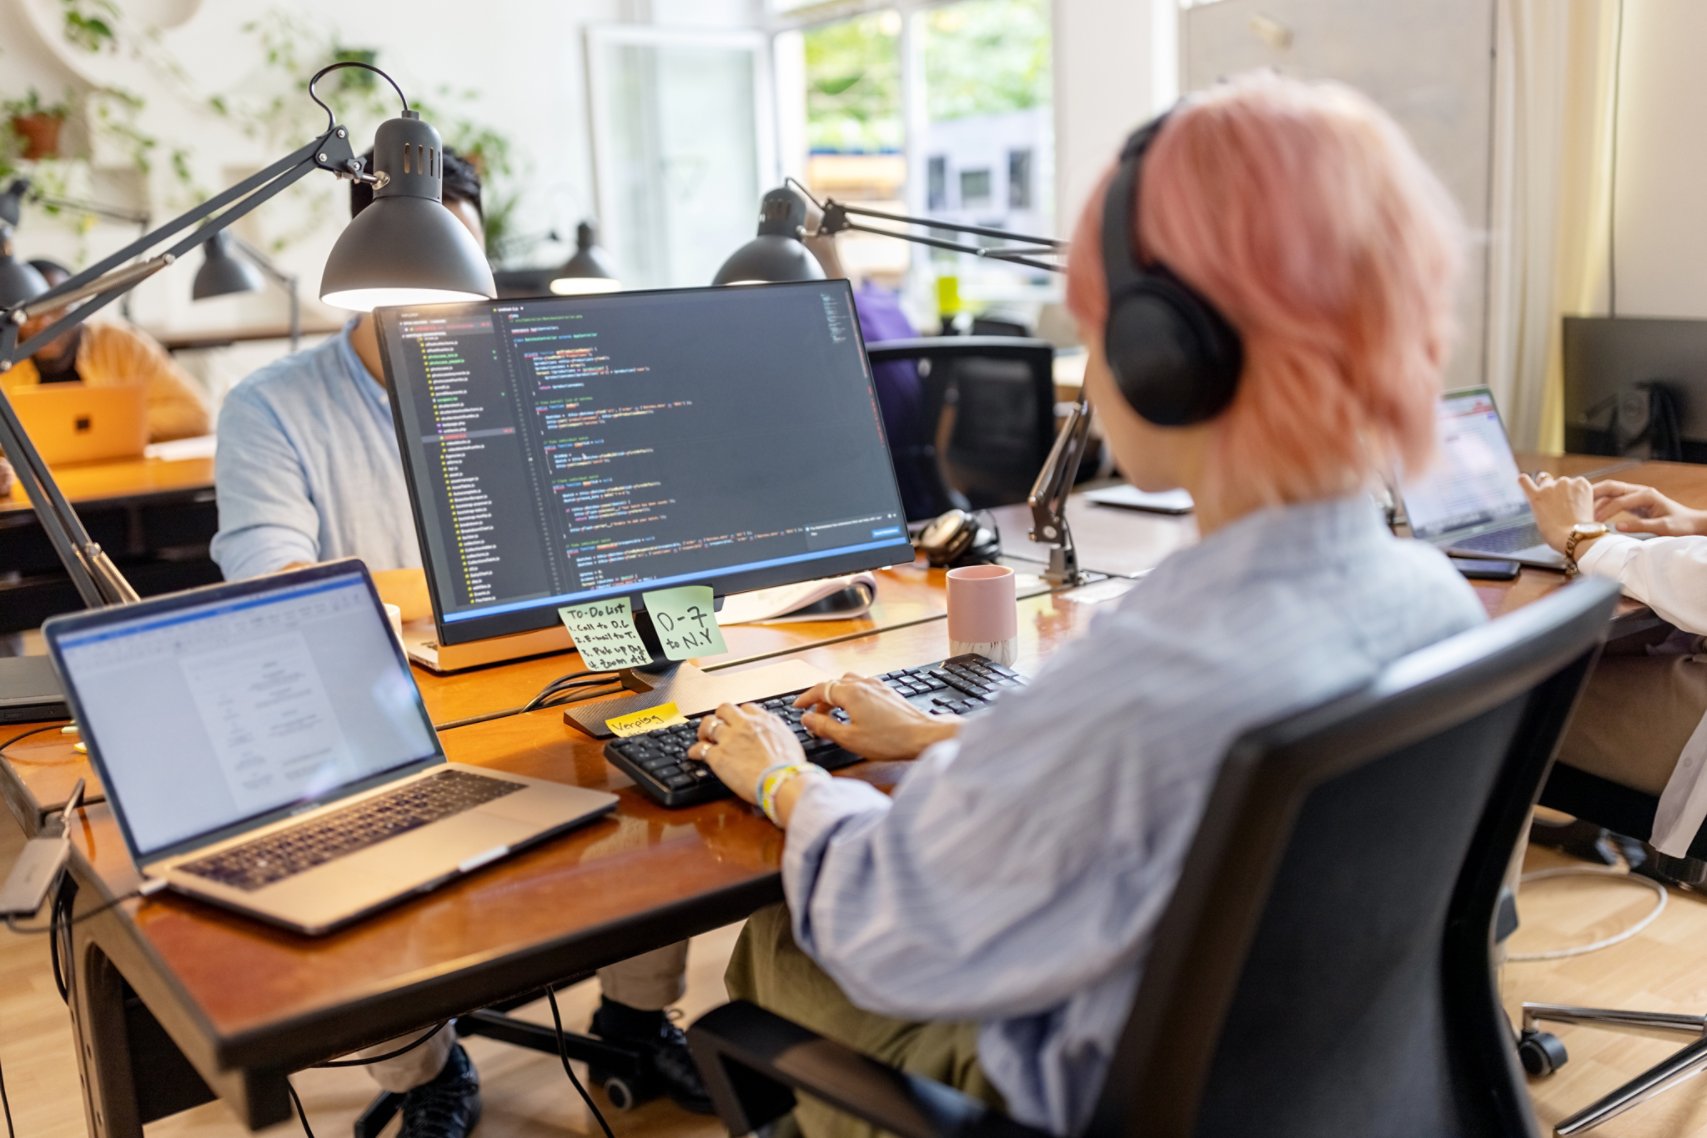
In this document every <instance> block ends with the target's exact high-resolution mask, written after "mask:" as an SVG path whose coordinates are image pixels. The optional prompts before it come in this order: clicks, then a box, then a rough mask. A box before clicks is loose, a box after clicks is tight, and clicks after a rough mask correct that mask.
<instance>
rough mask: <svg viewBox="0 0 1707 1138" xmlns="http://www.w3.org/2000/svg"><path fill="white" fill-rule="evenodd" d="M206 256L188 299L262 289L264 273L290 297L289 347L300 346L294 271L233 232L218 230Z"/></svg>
mask: <svg viewBox="0 0 1707 1138" xmlns="http://www.w3.org/2000/svg"><path fill="white" fill-rule="evenodd" d="M203 252H204V253H205V254H206V259H205V260H204V261H202V267H201V268H199V269H197V270H196V279H195V283H194V284H193V285H192V286H191V287H190V299H191V300H209V299H211V298H213V297H216V296H230V295H232V294H234V293H239V292H259V291H261V284H262V282H261V278H262V276H265V277H266V278H267V280H270V281H272V282H273V283H274V284H276V285H278V286H279V288H281V289H283V290H284V292H285V295H286V296H288V297H289V298H290V350H291V351H293V352H294V351H296V350H297V349H298V348H299V347H301V346H302V293H301V290H300V289H299V288H298V287H297V278H296V274H295V273H287V272H285V271H284V270H283V269H281V268H279V267H278V265H276V264H274V263H273V261H272V259H271V258H270V257H268V256H267V255H266V254H265V253H262V252H261V251H260V250H259V249H257V248H255V247H254V246H253V245H251V244H249V242H247V241H245V240H243V238H241V237H239V236H237V235H236V234H235V233H228V232H226V231H225V230H223V229H222V230H219V231H218V232H216V233H214V235H213V236H211V237H209V238H208V240H207V245H206V247H205V248H204V250H203Z"/></svg>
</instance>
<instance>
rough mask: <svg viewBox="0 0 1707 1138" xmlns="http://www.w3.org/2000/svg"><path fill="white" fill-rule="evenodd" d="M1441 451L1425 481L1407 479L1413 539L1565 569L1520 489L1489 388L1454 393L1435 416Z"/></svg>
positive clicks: (1402, 483)
mask: <svg viewBox="0 0 1707 1138" xmlns="http://www.w3.org/2000/svg"><path fill="white" fill-rule="evenodd" d="M1435 431H1436V437H1437V441H1438V444H1439V445H1438V452H1437V453H1436V455H1435V460H1434V465H1433V466H1431V467H1430V468H1429V469H1428V470H1427V471H1425V472H1424V473H1423V474H1422V475H1421V476H1420V477H1416V478H1411V477H1406V476H1403V475H1401V476H1400V478H1399V496H1400V498H1401V499H1403V501H1404V504H1405V516H1406V518H1408V519H1409V521H1410V525H1411V533H1412V534H1413V535H1414V536H1416V537H1418V538H1421V539H1422V540H1423V541H1426V542H1429V543H1430V544H1432V545H1436V546H1439V547H1440V548H1441V549H1444V550H1446V552H1448V553H1456V554H1460V555H1463V556H1474V557H1496V558H1503V559H1504V560H1507V561H1516V562H1518V563H1520V564H1523V565H1535V566H1539V567H1541V568H1544V569H1563V568H1564V567H1565V559H1564V557H1563V556H1562V555H1561V554H1559V553H1558V552H1557V551H1556V550H1554V549H1552V548H1551V547H1550V546H1548V544H1547V543H1546V542H1545V541H1543V540H1541V531H1540V530H1539V529H1537V528H1536V526H1535V515H1534V514H1533V513H1531V512H1530V509H1529V499H1528V498H1526V497H1524V495H1523V487H1521V486H1519V485H1518V484H1517V474H1518V470H1517V456H1516V455H1514V454H1512V451H1511V442H1510V440H1509V439H1508V438H1507V437H1506V433H1505V425H1504V424H1503V423H1501V422H1500V413H1499V410H1498V409H1497V408H1495V406H1494V396H1493V393H1492V392H1491V391H1489V390H1488V389H1487V388H1485V387H1468V388H1464V389H1462V390H1460V391H1448V392H1447V393H1446V394H1445V395H1443V396H1442V397H1441V400H1440V406H1439V408H1438V410H1437V411H1436V413H1435Z"/></svg>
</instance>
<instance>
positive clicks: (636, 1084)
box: [587, 1069, 660, 1113]
mask: <svg viewBox="0 0 1707 1138" xmlns="http://www.w3.org/2000/svg"><path fill="white" fill-rule="evenodd" d="M587 1079H588V1081H589V1082H591V1083H592V1084H593V1085H594V1086H595V1087H598V1088H599V1089H600V1090H601V1091H604V1092H605V1098H606V1099H608V1100H609V1101H610V1104H611V1109H613V1110H615V1111H617V1112H619V1113H621V1112H624V1111H629V1110H633V1109H634V1108H635V1107H637V1106H639V1105H640V1104H641V1103H643V1102H650V1101H651V1100H653V1099H655V1098H657V1097H658V1095H659V1093H660V1092H659V1090H658V1088H657V1087H654V1086H652V1085H651V1083H650V1081H648V1080H646V1079H644V1078H641V1077H639V1076H635V1075H619V1074H617V1073H615V1072H614V1071H606V1070H602V1069H589V1070H588V1071H587Z"/></svg>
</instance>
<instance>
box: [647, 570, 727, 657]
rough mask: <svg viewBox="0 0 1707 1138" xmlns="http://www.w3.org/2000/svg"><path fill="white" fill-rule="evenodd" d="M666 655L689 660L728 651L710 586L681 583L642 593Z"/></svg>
mask: <svg viewBox="0 0 1707 1138" xmlns="http://www.w3.org/2000/svg"><path fill="white" fill-rule="evenodd" d="M640 599H641V600H643V601H645V602H646V611H647V613H648V614H649V615H650V616H651V617H652V627H653V628H654V629H655V630H656V631H657V633H658V642H659V643H660V644H662V645H663V646H664V658H665V659H668V660H688V659H691V658H693V657H695V656H718V655H721V654H722V653H724V652H727V651H729V646H728V645H727V644H725V643H723V630H722V629H720V628H718V627H717V610H716V608H715V606H714V599H713V596H712V592H711V586H710V585H678V586H677V587H676V588H674V589H656V590H654V591H652V592H649V593H642V594H640Z"/></svg>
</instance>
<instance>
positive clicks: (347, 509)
mask: <svg viewBox="0 0 1707 1138" xmlns="http://www.w3.org/2000/svg"><path fill="white" fill-rule="evenodd" d="M352 327H354V321H352V322H351V323H350V324H348V325H346V326H345V327H344V330H343V331H342V332H340V333H339V334H338V335H336V336H333V337H332V338H331V339H329V340H327V341H326V342H325V343H323V344H319V345H316V346H315V347H312V348H309V349H307V350H306V351H301V352H297V353H295V354H294V355H290V356H286V357H285V358H284V359H282V360H279V361H278V362H276V363H272V364H269V365H267V366H266V367H264V368H262V369H261V370H260V371H257V372H256V373H255V374H254V375H251V376H249V377H248V378H247V379H245V380H244V381H243V382H242V383H239V384H238V385H237V386H236V387H234V388H232V389H231V393H230V394H229V395H227V396H226V397H225V403H224V405H223V406H222V407H221V408H220V412H219V450H218V451H217V452H216V454H215V457H214V492H215V495H216V496H217V498H218V501H219V533H218V534H216V535H215V536H214V539H213V547H212V555H213V559H214V561H215V562H217V563H218V565H219V568H220V571H221V572H223V573H224V574H225V577H226V579H227V580H238V579H240V578H243V577H254V576H257V575H258V574H261V573H272V572H274V571H276V570H279V569H282V568H284V567H285V566H286V565H289V564H291V563H292V562H296V561H330V560H332V559H333V558H337V557H360V558H361V559H362V560H364V561H366V562H367V564H368V568H370V569H374V570H381V569H414V568H418V567H419V566H420V564H421V547H420V543H419V542H418V541H417V540H416V537H415V524H414V521H413V519H412V517H411V515H410V511H409V491H408V487H407V486H406V484H405V483H404V480H403V460H402V457H401V455H400V453H399V451H398V447H397V431H396V429H395V428H394V427H393V425H392V418H391V405H390V403H389V401H388V399H387V397H386V393H385V389H384V388H383V387H381V386H380V384H379V381H378V380H376V379H374V377H373V376H371V375H369V374H368V370H367V367H366V366H365V365H364V364H363V363H362V361H361V357H360V356H358V355H356V350H355V348H354V347H353V346H352V345H351V343H350V329H351V328H352Z"/></svg>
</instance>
